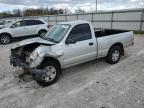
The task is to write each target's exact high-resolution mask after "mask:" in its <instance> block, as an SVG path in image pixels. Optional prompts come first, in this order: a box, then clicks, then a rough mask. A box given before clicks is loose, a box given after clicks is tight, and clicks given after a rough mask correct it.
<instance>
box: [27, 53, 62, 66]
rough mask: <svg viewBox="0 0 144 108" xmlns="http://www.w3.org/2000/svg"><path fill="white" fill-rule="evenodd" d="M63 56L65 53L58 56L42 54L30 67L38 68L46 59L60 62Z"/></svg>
mask: <svg viewBox="0 0 144 108" xmlns="http://www.w3.org/2000/svg"><path fill="white" fill-rule="evenodd" d="M61 56H63V53H60V52H59V53H57V54H56V53H53V52H49V53H45V54H40V55H39V56H38V57H37V58H36V59H34V60H33V62H32V63H31V64H30V67H31V68H35V67H38V66H39V65H40V64H41V63H42V62H43V60H44V59H45V58H54V59H56V60H58V59H59V58H60V57H61ZM58 61H59V60H58Z"/></svg>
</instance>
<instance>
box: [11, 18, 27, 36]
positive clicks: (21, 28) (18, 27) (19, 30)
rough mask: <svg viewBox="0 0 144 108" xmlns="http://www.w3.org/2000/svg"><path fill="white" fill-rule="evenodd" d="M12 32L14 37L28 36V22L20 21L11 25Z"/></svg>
mask: <svg viewBox="0 0 144 108" xmlns="http://www.w3.org/2000/svg"><path fill="white" fill-rule="evenodd" d="M11 33H12V35H13V36H14V37H20V36H26V35H27V29H26V22H25V21H24V20H23V21H18V22H16V23H15V24H14V25H12V27H11Z"/></svg>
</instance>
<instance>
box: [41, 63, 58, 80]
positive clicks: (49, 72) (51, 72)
mask: <svg viewBox="0 0 144 108" xmlns="http://www.w3.org/2000/svg"><path fill="white" fill-rule="evenodd" d="M45 70H46V75H45V76H43V80H44V81H45V82H50V81H53V80H54V79H55V77H56V73H57V72H56V69H55V67H53V66H47V67H46V68H45Z"/></svg>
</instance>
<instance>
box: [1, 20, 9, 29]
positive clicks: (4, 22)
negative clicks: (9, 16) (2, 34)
mask: <svg viewBox="0 0 144 108" xmlns="http://www.w3.org/2000/svg"><path fill="white" fill-rule="evenodd" d="M10 22H12V21H9V20H7V21H0V29H1V28H3V26H4V25H5V24H8V23H10Z"/></svg>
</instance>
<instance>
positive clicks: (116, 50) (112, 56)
mask: <svg viewBox="0 0 144 108" xmlns="http://www.w3.org/2000/svg"><path fill="white" fill-rule="evenodd" d="M120 58H121V48H120V47H119V46H112V47H111V49H110V50H109V52H108V55H107V57H106V61H107V62H108V63H110V64H116V63H117V62H119V60H120Z"/></svg>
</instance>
